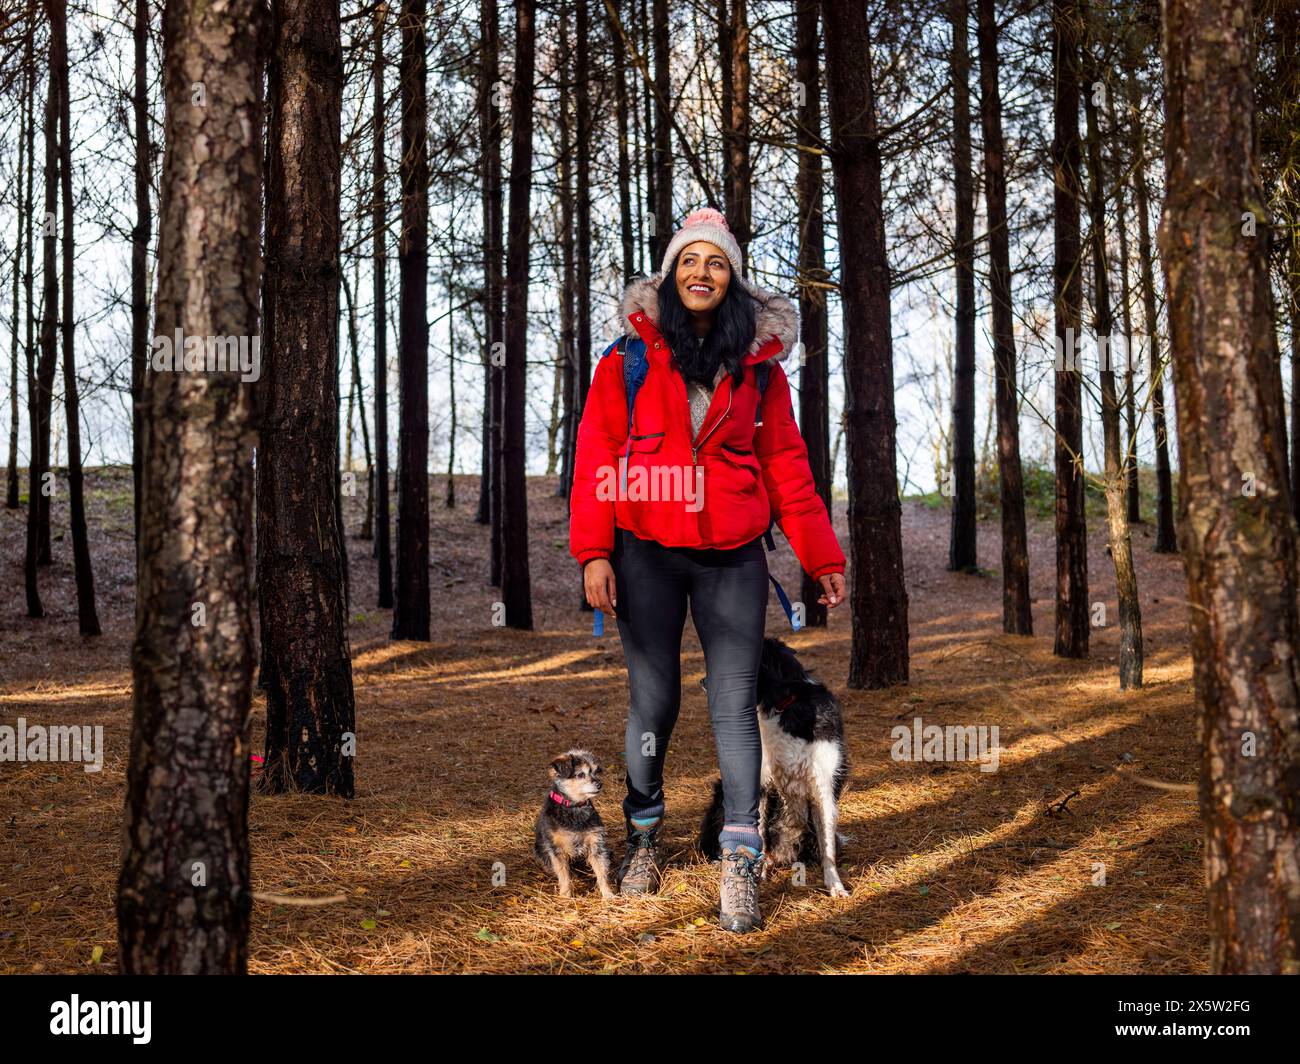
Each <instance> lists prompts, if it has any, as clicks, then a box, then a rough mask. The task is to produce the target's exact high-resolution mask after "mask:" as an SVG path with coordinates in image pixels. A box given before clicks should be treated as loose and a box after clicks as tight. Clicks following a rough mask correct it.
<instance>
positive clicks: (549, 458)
mask: <svg viewBox="0 0 1300 1064" xmlns="http://www.w3.org/2000/svg"><path fill="white" fill-rule="evenodd" d="M560 17H561V18H562V19H563V20H564V23H563V24H562V25H561V26H560V55H559V57H558V61H559V63H560V69H559V71H558V72H557V76H558V79H559V82H560V111H559V127H560V129H559V134H560V159H559V162H560V188H559V190H558V198H559V200H560V203H559V207H560V277H561V291H560V357H559V358H558V359H557V360H556V363H555V393H554V401H553V402H552V405H551V420H552V425H551V428H550V430H549V432H550V435H551V439H550V440H548V441H547V442H548V447H547V452H546V466H547V469H546V474H547V476H551V475H552V474H554V473H555V471H556V467H557V465H558V467H559V470H560V478H559V483H558V484H557V485H556V488H555V494H556V495H558V496H559V497H560V498H562V499H566V498H568V496H569V478H570V477H571V476H572V466H571V465H570V464H569V462H570V455H571V454H572V452H573V448H574V445H575V444H576V442H577V440H576V436H577V432H576V429H577V422H576V421H574V420H573V416H574V400H575V399H576V398H577V396H576V395H575V394H574V393H575V392H576V390H577V384H578V374H577V365H576V361H577V360H576V358H575V355H576V353H577V352H576V350H575V348H576V346H577V343H576V339H575V335H574V334H575V332H576V328H577V322H576V320H575V313H574V296H575V294H576V293H575V291H574V290H575V287H576V285H577V263H576V262H575V261H574V254H573V238H574V232H573V213H574V212H573V206H574V204H573V126H572V112H573V80H572V70H571V68H570V66H569V58H570V57H571V56H572V54H573V49H572V47H571V45H570V41H569V28H568V25H567V22H568V19H569V18H570V17H572V13H571V12H570V11H569V10H565V9H562V11H561V16H560ZM557 441H558V445H559V446H558V448H557V446H556V444H557Z"/></svg>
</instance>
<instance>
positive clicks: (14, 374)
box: [5, 69, 32, 510]
mask: <svg viewBox="0 0 1300 1064" xmlns="http://www.w3.org/2000/svg"><path fill="white" fill-rule="evenodd" d="M29 73H30V72H29V71H28V70H26V69H24V70H23V72H22V82H21V88H20V90H19V92H20V95H19V97H18V174H17V180H16V181H15V182H14V188H15V189H17V190H18V195H20V196H21V195H22V188H23V175H24V173H25V171H26V170H27V169H29V168H30V167H31V165H32V162H31V160H30V159H28V158H27V81H28V77H29ZM30 221H31V219H30V217H29V216H28V215H26V214H24V213H23V212H22V210H21V208H20V210H19V215H18V239H17V240H15V241H14V276H13V294H14V302H13V318H12V319H11V322H12V324H11V325H10V329H9V337H10V351H9V461H8V463H7V464H6V466H5V509H6V510H16V509H18V505H19V488H18V346H19V344H18V315H19V307H20V305H21V304H20V302H19V295H18V293H19V291H20V289H21V287H22V274H23V249H24V248H25V247H26V246H27V241H28V239H29V238H28V236H27V226H28V224H29V223H30Z"/></svg>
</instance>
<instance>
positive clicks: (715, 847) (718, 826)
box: [696, 779, 725, 861]
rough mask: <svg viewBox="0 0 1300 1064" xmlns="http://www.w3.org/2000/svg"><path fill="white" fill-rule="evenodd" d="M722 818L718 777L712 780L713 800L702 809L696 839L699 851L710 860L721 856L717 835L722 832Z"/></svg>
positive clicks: (723, 817) (723, 814)
mask: <svg viewBox="0 0 1300 1064" xmlns="http://www.w3.org/2000/svg"><path fill="white" fill-rule="evenodd" d="M724 820H725V813H724V811H723V808H722V780H720V779H718V780H714V781H713V800H712V801H711V802H710V803H709V808H708V809H706V810H705V811H704V819H703V820H702V821H701V822H700V837H699V839H698V840H696V845H697V846H699V848H700V852H701V853H702V854H704V856H705V857H707V858H708V859H709V860H710V861H717V860H720V859H721V858H722V845H721V844H720V843H719V842H718V836H719V835H721V834H722V825H723V822H724Z"/></svg>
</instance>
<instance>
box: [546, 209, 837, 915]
mask: <svg viewBox="0 0 1300 1064" xmlns="http://www.w3.org/2000/svg"><path fill="white" fill-rule="evenodd" d="M622 312H623V315H624V316H625V317H626V319H627V321H628V323H629V324H630V325H631V327H632V329H633V330H635V335H637V336H639V337H640V338H641V339H642V340H643V341H644V342H645V345H646V361H647V366H646V374H645V379H644V382H643V383H642V384H641V386H640V388H639V390H638V391H637V392H636V396H635V402H634V404H633V410H632V412H631V413H632V417H631V425H630V427H629V424H628V421H629V411H628V404H627V389H626V385H625V379H624V366H623V355H622V354H621V353H620V352H619V351H617V350H614V349H611V351H610V352H609V353H607V356H606V357H605V358H602V359H601V360H600V362H599V364H598V365H597V367H596V373H595V375H594V377H593V378H592V382H591V389H590V392H589V393H588V396H587V404H586V408H585V410H584V412H583V415H582V424H581V425H580V426H579V428H578V441H577V458H576V462H575V469H574V480H573V491H572V494H571V496H570V525H569V546H570V550H571V551H572V553H573V555H574V557H576V558H577V559H578V561H579V563H581V564H582V566H583V583H584V586H585V589H586V595H587V601H588V602H589V603H590V604H591V605H592V606H593V607H594V608H596V609H599V610H604V611H606V612H612V613H614V614H615V615H616V616H617V618H618V630H619V634H620V636H621V638H622V642H623V651H624V655H625V657H626V659H627V671H628V684H629V687H630V690H631V699H630V707H629V710H628V721H627V737H626V747H627V750H626V755H627V797H626V799H624V802H623V813H624V816H625V817H626V821H627V835H628V848H627V855H626V856H625V858H624V860H623V866H622V869H621V871H620V873H619V890H620V891H621V892H622V893H624V894H641V893H647V892H652V891H654V890H656V889H657V888H658V886H659V878H660V877H659V860H658V853H657V849H656V842H655V840H656V837H657V835H658V831H659V826H660V824H661V823H662V821H663V816H664V793H663V766H664V756H665V754H666V753H667V748H668V738H669V736H670V735H671V734H672V730H673V725H674V724H675V723H676V720H677V713H678V709H679V708H680V705H681V640H682V629H683V626H684V625H685V621H686V607H687V603H688V602H689V604H690V609H691V617H692V619H693V621H694V623H695V630H696V631H697V632H698V633H699V637H700V644H701V645H702V646H703V648H704V659H705V665H706V667H707V669H708V698H709V719H710V721H711V722H712V725H713V733H714V738H715V741H716V743H717V751H718V764H719V766H720V767H721V771H722V786H723V797H724V806H725V814H726V819H725V823H724V826H723V829H722V833H721V836H720V840H719V841H720V843H721V849H722V853H723V861H722V878H721V887H720V906H719V922H720V923H721V925H722V926H723V927H724V928H726V929H728V930H732V931H748V930H750V929H752V928H754V927H756V926H758V924H759V912H758V883H757V870H758V868H759V865H760V862H761V859H762V855H763V842H762V839H761V837H760V836H759V832H758V803H759V771H760V768H761V763H762V745H761V742H760V739H759V730H758V712H757V693H756V687H757V677H758V662H759V657H760V654H761V652H762V642H763V625H764V621H765V619H766V614H767V598H768V590H767V589H768V577H767V554H766V552H765V550H764V546H763V539H762V537H763V534H764V533H765V532H766V531H767V529H768V526H769V524H770V522H771V520H772V518H773V517H775V518H776V520H777V521H779V522H780V524H781V528H782V530H783V531H784V533H785V535H786V538H787V539H788V540H789V541H790V545H791V547H792V548H793V549H794V552H795V554H796V556H797V557H798V558H799V561H800V562H801V564H802V565H803V567H804V568H805V569H806V570H808V572H809V573H810V574H811V575H812V577H813V578H814V579H815V580H817V581H818V582H820V584H821V586H822V590H823V594H822V596H821V598H820V599H819V600H818V601H819V602H821V603H823V604H825V605H826V606H828V607H835V606H838V605H839V604H840V603H841V602H842V601H843V599H844V554H843V553H842V552H841V550H840V548H839V544H838V543H837V541H836V539H835V533H834V531H832V529H831V523H830V519H829V517H828V516H827V513H826V507H825V505H824V504H823V503H822V500H821V497H820V496H819V495H818V494H817V492H816V489H815V487H814V485H813V478H812V473H811V471H810V469H809V467H808V451H807V448H806V447H805V446H804V442H803V438H802V437H801V436H800V435H799V429H798V426H797V425H796V424H795V421H794V408H793V405H792V403H791V399H790V386H789V383H788V382H787V381H786V377H785V373H784V372H783V371H782V370H781V368H780V365H779V362H780V360H781V359H784V358H785V357H786V355H787V354H788V353H789V351H790V350H791V348H792V347H793V346H794V340H795V325H796V316H795V310H794V306H793V305H792V304H791V303H790V301H789V300H787V299H785V298H783V297H781V296H777V295H772V294H769V293H767V292H764V291H763V290H762V289H759V288H758V287H756V286H754V285H751V284H750V283H749V282H748V281H746V280H745V279H744V278H743V277H742V276H741V259H740V248H739V246H738V245H737V244H736V240H735V237H733V236H732V234H731V231H730V230H729V229H728V228H727V223H726V220H725V219H724V218H723V216H722V215H721V214H720V213H719V212H718V211H715V210H711V209H706V210H701V211H696V212H695V213H694V214H692V215H691V216H690V217H688V218H687V219H686V222H685V224H684V225H683V227H682V229H681V230H680V231H679V232H678V233H677V234H676V235H675V236H674V237H673V239H672V241H671V243H669V245H668V249H667V252H666V253H665V255H664V261H663V265H662V268H661V270H660V272H659V273H658V274H656V275H655V276H653V277H649V278H642V279H638V280H635V281H633V282H632V283H631V284H630V285H628V288H627V291H626V292H625V293H624V296H623V305H622ZM764 362H767V363H769V368H768V370H767V374H766V376H767V382H766V388H765V390H763V391H762V394H761V396H760V384H759V373H758V372H757V370H756V367H757V366H758V365H759V364H760V363H764ZM760 404H761V405H760ZM624 463H626V464H625V465H624ZM611 485H615V486H616V487H615V489H614V490H611Z"/></svg>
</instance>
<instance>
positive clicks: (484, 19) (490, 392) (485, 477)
mask: <svg viewBox="0 0 1300 1064" xmlns="http://www.w3.org/2000/svg"><path fill="white" fill-rule="evenodd" d="M498 33H499V30H498V26H497V5H496V0H480V3H479V62H480V67H479V98H478V119H479V127H478V128H479V167H480V170H479V177H480V180H481V182H482V194H483V200H482V203H483V336H484V341H485V347H484V355H483V432H482V436H483V440H482V453H481V456H480V464H481V467H482V472H481V475H480V476H479V490H478V515H477V517H476V520H477V521H478V523H479V524H481V525H488V526H490V527H491V529H492V533H491V537H490V538H491V545H490V548H489V549H490V551H491V555H492V560H491V561H490V562H489V568H490V570H491V574H490V577H489V583H496V577H497V566H498V564H499V563H498V560H497V557H496V555H497V548H498V545H497V534H496V529H497V524H496V518H495V517H494V516H493V514H494V504H493V490H494V487H493V486H494V484H495V482H496V467H497V463H496V452H497V448H496V442H495V440H496V435H495V422H494V421H493V414H494V412H495V409H496V405H495V401H496V394H497V386H496V378H497V375H498V374H497V362H496V360H495V359H494V357H493V356H494V354H495V353H496V350H497V348H496V343H497V342H498V341H499V339H500V337H498V336H497V335H496V332H495V329H496V323H497V321H498V319H499V317H500V311H499V308H500V303H501V296H500V287H499V278H500V251H499V244H498V243H497V242H496V239H495V238H496V234H497V231H498V228H499V226H497V225H496V220H497V219H499V217H500V205H501V180H500V178H501V124H500V107H499V103H498V100H497V77H498V70H497V66H498V55H497V53H498V50H499V48H500V44H499V40H498Z"/></svg>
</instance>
